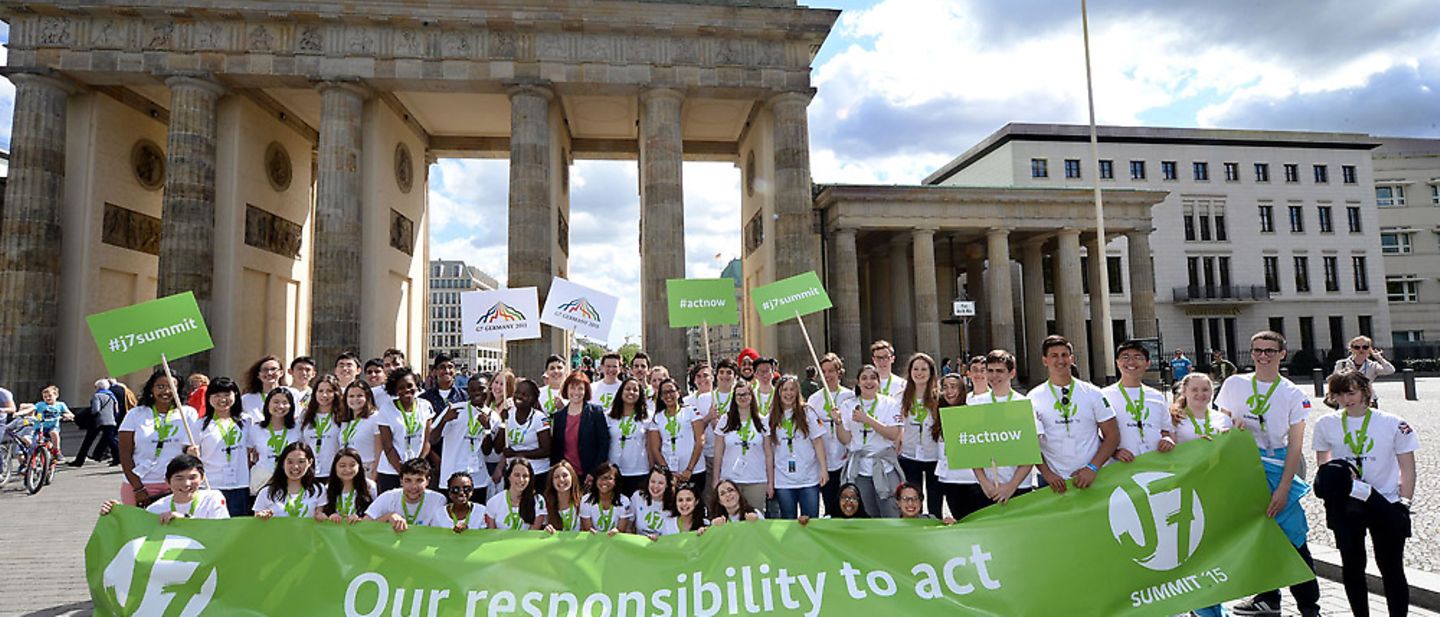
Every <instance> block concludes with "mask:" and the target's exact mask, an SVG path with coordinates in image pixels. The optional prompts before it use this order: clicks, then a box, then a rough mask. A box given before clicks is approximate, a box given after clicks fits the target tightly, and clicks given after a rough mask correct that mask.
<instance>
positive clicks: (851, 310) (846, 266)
mask: <svg viewBox="0 0 1440 617" xmlns="http://www.w3.org/2000/svg"><path fill="white" fill-rule="evenodd" d="M832 246H834V248H835V253H834V258H833V260H832V261H831V262H830V271H831V277H830V293H831V294H833V297H834V300H835V322H834V323H835V348H834V349H833V350H832V351H834V352H835V353H838V354H840V357H841V358H842V359H847V360H848V359H849V358H858V357H861V356H862V355H863V354H861V351H860V345H861V342H860V341H861V339H860V260H859V257H858V256H857V255H856V252H855V230H854V229H851V228H847V227H842V228H840V229H837V230H835V239H834V244H833V245H832ZM857 366H858V365H857Z"/></svg>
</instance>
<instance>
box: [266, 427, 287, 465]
mask: <svg viewBox="0 0 1440 617" xmlns="http://www.w3.org/2000/svg"><path fill="white" fill-rule="evenodd" d="M266 430H268V431H270V438H269V439H266V440H265V443H267V444H269V445H270V452H271V453H272V454H274V455H275V458H277V459H278V458H280V452H281V451H283V450H284V449H285V445H286V444H287V443H288V442H289V441H290V440H289V439H286V437H287V436H288V435H286V433H287V432H288V431H286V430H285V425H283V424H282V425H280V431H279V432H276V431H275V429H273V428H272V429H266Z"/></svg>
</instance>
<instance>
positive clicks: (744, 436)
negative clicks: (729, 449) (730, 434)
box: [735, 418, 755, 456]
mask: <svg viewBox="0 0 1440 617" xmlns="http://www.w3.org/2000/svg"><path fill="white" fill-rule="evenodd" d="M735 434H736V435H738V436H739V437H740V456H745V455H747V454H749V453H750V440H751V439H754V438H755V418H750V419H749V420H741V421H740V427H739V428H738V429H736V431H735Z"/></svg>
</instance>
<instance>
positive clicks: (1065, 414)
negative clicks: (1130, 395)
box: [1045, 380, 1124, 433]
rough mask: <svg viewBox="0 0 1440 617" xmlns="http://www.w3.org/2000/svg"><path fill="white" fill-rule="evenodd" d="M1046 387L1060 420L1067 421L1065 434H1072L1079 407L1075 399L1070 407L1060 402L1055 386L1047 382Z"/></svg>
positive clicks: (1062, 389) (1072, 384)
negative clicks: (1053, 400)
mask: <svg viewBox="0 0 1440 617" xmlns="http://www.w3.org/2000/svg"><path fill="white" fill-rule="evenodd" d="M1070 385H1071V387H1074V385H1075V384H1074V382H1071V384H1070ZM1045 387H1046V388H1048V389H1049V390H1050V398H1053V399H1055V411H1058V412H1060V418H1061V419H1063V420H1064V421H1065V432H1066V433H1069V432H1070V419H1071V418H1073V417H1075V408H1076V407H1077V406H1078V405H1077V404H1076V401H1075V399H1073V398H1072V399H1070V404H1069V405H1065V404H1062V403H1061V402H1060V400H1061V397H1060V396H1059V395H1057V394H1055V384H1053V383H1050V381H1049V380H1046V381H1045ZM1121 390H1124V388H1121ZM1060 391H1061V392H1062V393H1063V392H1064V391H1065V388H1060ZM1075 393H1076V394H1079V393H1080V391H1079V390H1078V389H1077V390H1076V391H1075ZM1066 396H1068V395H1066Z"/></svg>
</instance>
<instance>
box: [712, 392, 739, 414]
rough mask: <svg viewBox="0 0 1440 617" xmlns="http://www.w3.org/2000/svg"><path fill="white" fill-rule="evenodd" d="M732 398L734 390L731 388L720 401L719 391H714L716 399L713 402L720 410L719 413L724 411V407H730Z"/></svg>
mask: <svg viewBox="0 0 1440 617" xmlns="http://www.w3.org/2000/svg"><path fill="white" fill-rule="evenodd" d="M734 398H735V390H734V389H731V390H730V394H728V395H726V396H725V400H723V401H720V400H719V399H720V392H719V391H716V392H715V399H716V400H717V403H716V404H715V408H716V409H718V410H720V413H722V414H723V413H725V410H726V408H728V407H730V401H731V400H732V399H734Z"/></svg>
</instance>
